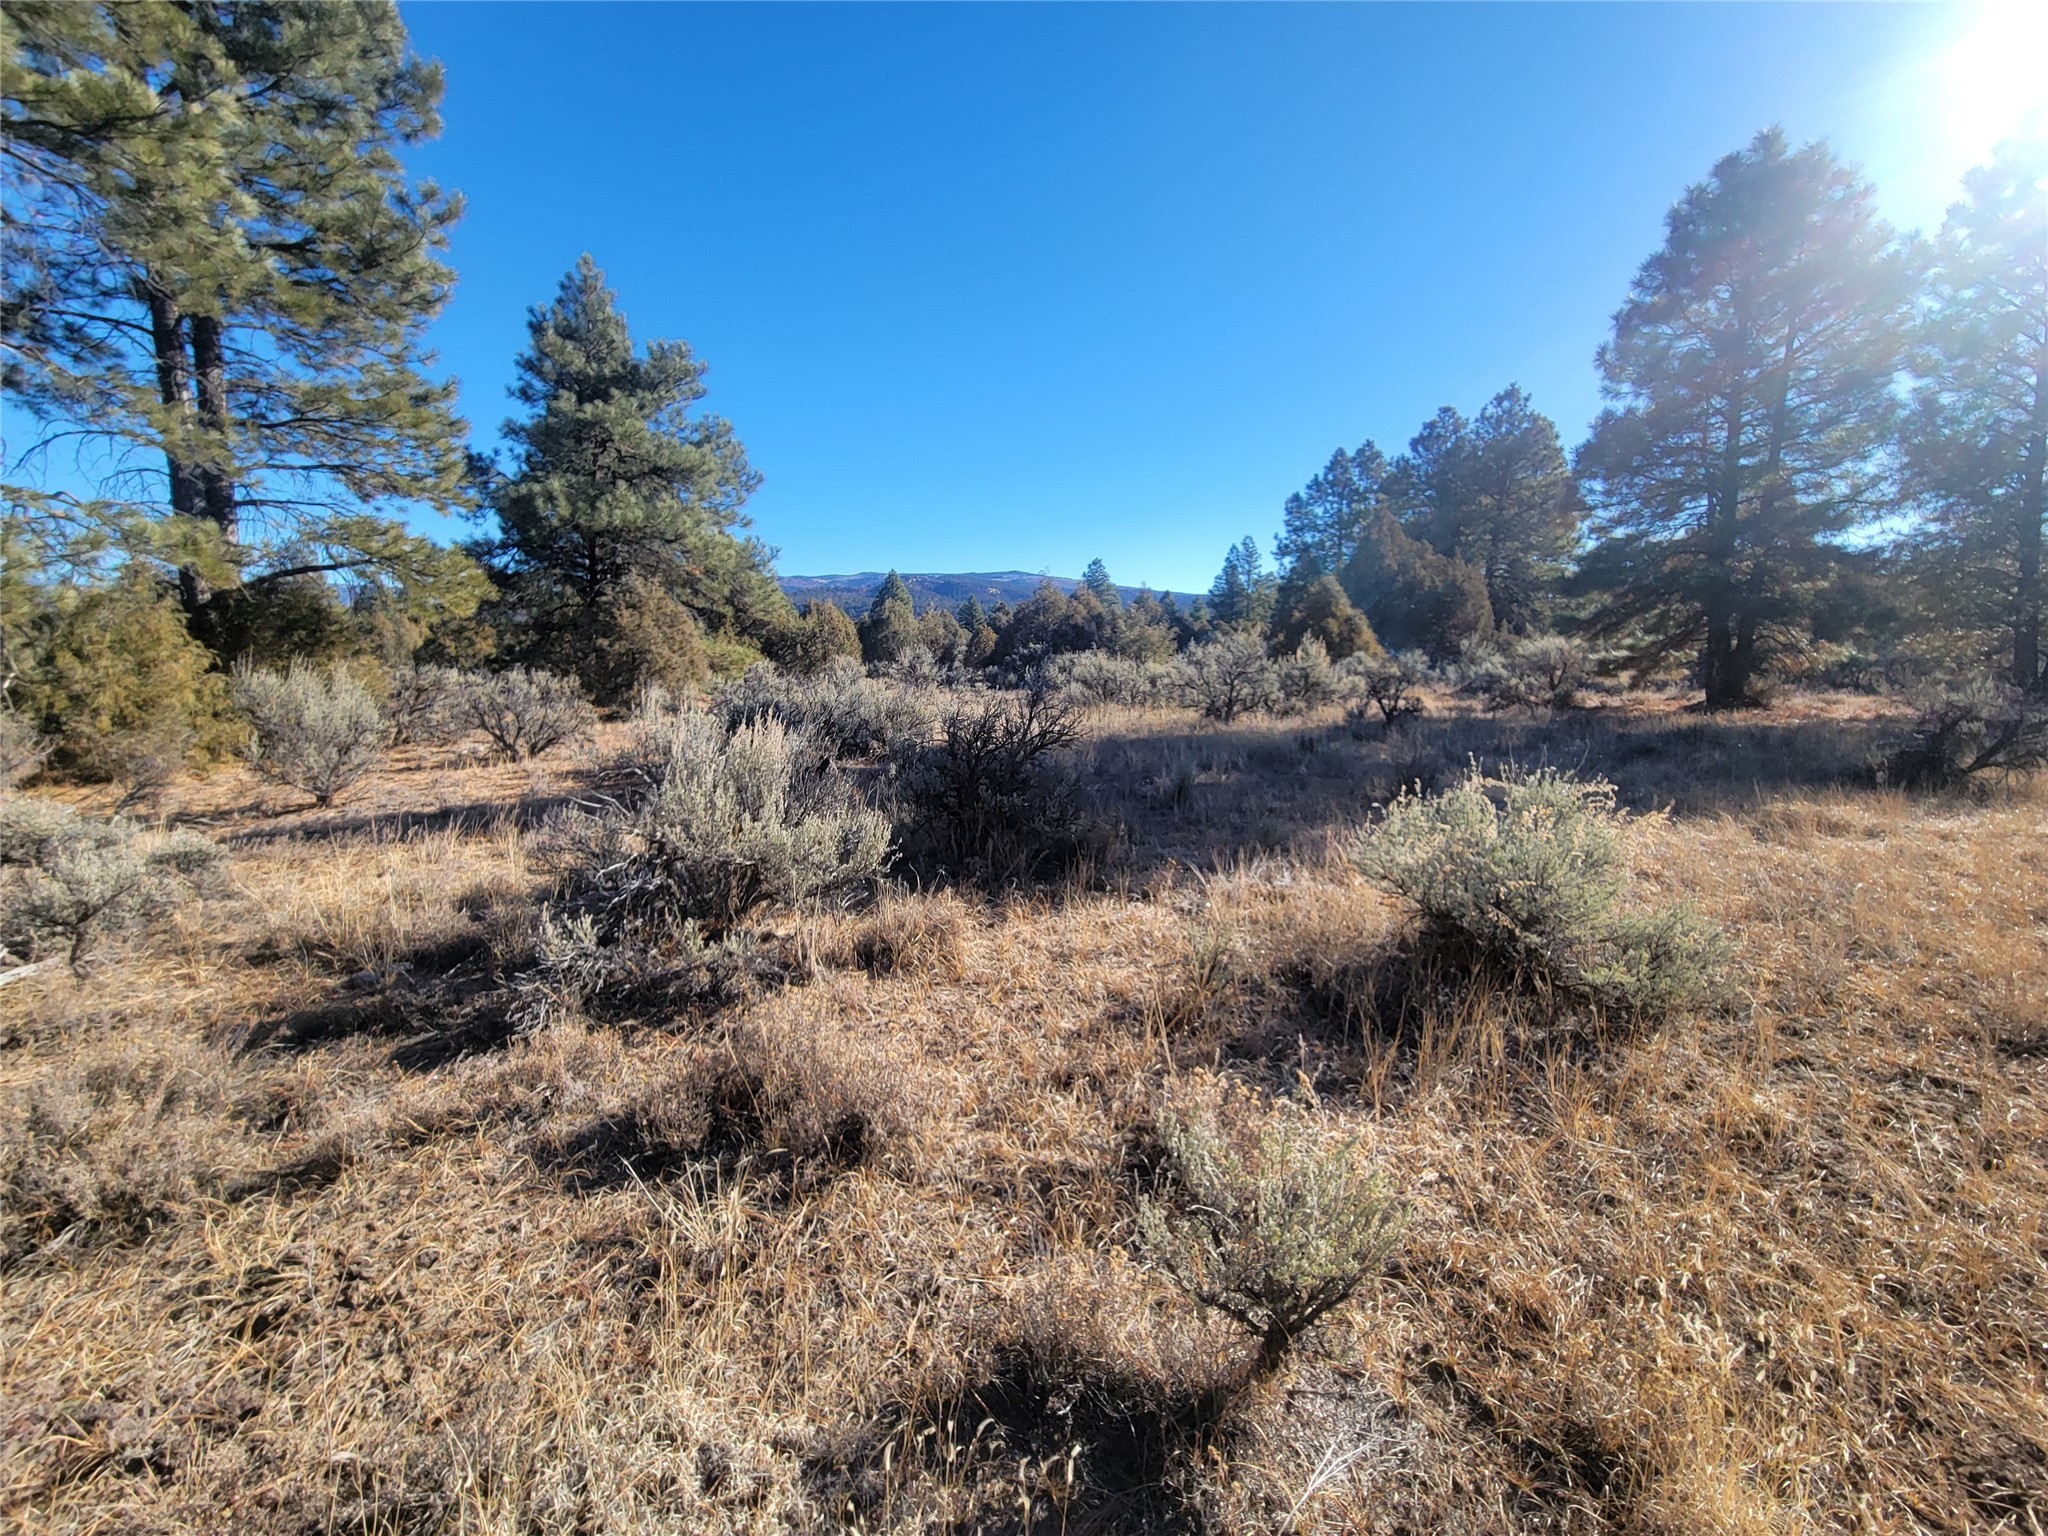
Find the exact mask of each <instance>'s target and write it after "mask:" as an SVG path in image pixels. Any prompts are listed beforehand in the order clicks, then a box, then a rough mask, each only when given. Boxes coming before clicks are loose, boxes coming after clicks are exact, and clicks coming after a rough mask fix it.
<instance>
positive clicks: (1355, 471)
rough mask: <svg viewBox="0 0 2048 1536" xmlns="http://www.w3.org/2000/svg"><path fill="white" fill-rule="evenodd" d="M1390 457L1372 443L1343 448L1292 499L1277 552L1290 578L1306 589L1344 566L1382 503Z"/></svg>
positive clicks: (1284, 511) (1284, 513)
mask: <svg viewBox="0 0 2048 1536" xmlns="http://www.w3.org/2000/svg"><path fill="white" fill-rule="evenodd" d="M1386 476H1387V460H1386V455H1385V454H1383V453H1381V452H1380V450H1379V449H1378V447H1376V446H1375V445H1374V444H1373V443H1372V442H1370V441H1367V442H1365V443H1362V444H1360V445H1359V447H1358V450H1357V451H1356V452H1355V453H1346V452H1345V451H1344V450H1343V449H1342V448H1339V449H1338V450H1337V451H1336V452H1335V453H1333V454H1331V455H1330V462H1329V463H1328V464H1326V465H1324V466H1323V468H1322V470H1321V471H1320V472H1319V473H1318V474H1317V475H1316V476H1315V477H1314V478H1313V479H1311V480H1310V481H1309V483H1308V485H1307V486H1306V487H1305V488H1303V489H1302V490H1300V491H1297V492H1295V494H1294V495H1292V496H1290V497H1288V498H1287V504H1286V507H1285V508H1284V509H1283V511H1282V514H1281V516H1282V519H1283V523H1282V527H1281V530H1280V536H1279V538H1277V539H1275V540H1274V542H1273V556H1274V559H1275V560H1276V561H1277V562H1278V564H1279V566H1280V568H1281V569H1282V570H1283V571H1286V572H1288V573H1289V580H1290V581H1292V582H1294V583H1295V584H1296V585H1298V586H1302V587H1306V586H1307V584H1308V583H1310V582H1312V581H1314V580H1315V578H1316V577H1317V576H1320V575H1332V576H1334V575H1335V574H1336V573H1337V572H1339V571H1341V570H1343V569H1344V567H1345V565H1346V564H1347V563H1348V562H1349V561H1350V559H1351V555H1352V552H1353V551H1354V550H1356V549H1357V548H1358V541H1359V540H1360V539H1361V538H1363V537H1364V536H1365V529H1366V526H1367V524H1369V523H1370V522H1371V521H1372V515H1373V513H1374V511H1376V510H1377V509H1378V507H1379V504H1380V496H1381V494H1382V491H1383V489H1384V485H1385V481H1386Z"/></svg>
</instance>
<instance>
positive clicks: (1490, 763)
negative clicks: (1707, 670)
mask: <svg viewBox="0 0 2048 1536" xmlns="http://www.w3.org/2000/svg"><path fill="white" fill-rule="evenodd" d="M1887 736H1888V726H1887V723H1886V722H1885V721H1883V720H1881V719H1858V720H1845V719H1831V718H1795V719H1784V718H1777V719H1771V718H1761V717H1759V716H1757V715H1755V714H1750V713H1743V714H1739V715H1733V716H1730V715H1714V716H1700V715H1691V714H1685V713H1680V712H1677V711H1663V712H1655V713H1649V712H1637V711H1630V710H1623V709H1587V710H1559V711H1548V712H1546V711H1517V712H1512V713H1506V714H1493V715H1487V714H1470V713H1456V714H1443V715H1438V716H1424V717H1421V718H1419V719H1409V720H1405V721H1400V722H1397V723H1395V724H1393V725H1391V726H1388V725H1384V724H1381V723H1380V722H1378V721H1377V720H1356V721H1347V720H1341V719H1340V720H1332V719H1330V718H1328V717H1327V716H1325V717H1320V718H1317V719H1305V720H1296V721H1288V720H1266V721H1259V722H1254V723H1252V724H1248V725H1247V724H1239V725H1235V726H1232V727H1229V728H1205V727H1203V726H1200V725H1198V724H1195V723H1192V722H1190V723H1189V724H1188V725H1187V726H1185V727H1180V726H1178V724H1177V723H1176V724H1175V725H1173V726H1169V727H1168V728H1167V729H1164V730H1158V731H1143V730H1137V731H1127V732H1125V733H1121V734H1111V735H1098V736H1095V737H1093V738H1091V739H1090V740H1089V742H1088V743H1087V745H1086V746H1085V747H1084V749H1083V752H1082V759H1081V774H1080V782H1081V790H1080V793H1081V794H1083V795H1084V796H1085V798H1086V801H1087V804H1088V808H1089V810H1090V811H1091V812H1092V814H1093V815H1094V816H1095V817H1097V818H1098V819H1100V820H1102V821H1104V822H1106V823H1108V824H1111V825H1115V826H1117V827H1120V828H1121V829H1122V831H1123V837H1122V841H1121V845H1120V847H1119V849H1118V851H1117V854H1116V855H1115V863H1116V865H1117V866H1118V868H1119V870H1120V872H1122V873H1125V874H1129V875H1135V876H1140V877H1142V876H1143V875H1145V874H1148V873H1151V872H1154V871H1156V870H1159V869H1162V868H1165V867H1167V866H1171V865H1181V866H1187V867H1196V868H1202V867H1216V866H1219V865H1228V864H1234V863H1237V862H1239V861H1241V860H1243V859H1246V858H1253V857H1257V856H1259V855H1262V854H1292V855H1295V856H1302V855H1306V854H1313V853H1315V852H1317V851H1319V849H1320V847H1321V846H1323V845H1324V844H1325V842H1326V840H1327V837H1328V835H1329V834H1330V833H1331V832H1332V831H1335V830H1340V829H1348V828H1352V827H1355V826H1357V825H1358V824H1359V823H1360V822H1361V821H1363V820H1364V818H1365V817H1366V816H1367V815H1368V814H1369V813H1370V811H1371V808H1372V807H1373V806H1374V805H1376V804H1384V803H1386V802H1387V801H1389V800H1391V799H1393V798H1395V797H1396V796H1398V795H1399V794H1401V793H1402V792H1403V791H1404V790H1406V791H1412V790H1416V789H1420V790H1421V791H1422V792H1423V793H1431V792H1434V791H1435V790H1437V789H1440V788H1442V787H1443V786H1444V785H1446V784H1448V783H1450V782H1452V781H1453V780H1455V779H1456V778H1457V777H1459V776H1460V775H1461V774H1463V773H1464V772H1465V771H1466V769H1467V767H1468V765H1470V764H1473V763H1477V764H1478V765H1479V766H1480V767H1481V768H1483V769H1485V770H1486V771H1489V772H1497V771H1499V770H1500V769H1502V768H1504V767H1506V766H1508V765H1510V764H1513V765H1516V766H1519V767H1522V768H1543V767H1549V768H1556V769H1561V770H1564V771H1568V772H1570V773H1573V774H1576V775H1578V776H1580V777H1583V778H1595V777H1597V778H1604V779H1606V780H1608V781H1609V782H1610V783H1612V784H1613V785H1614V786H1615V788H1616V790H1617V792H1618V794H1619V798H1620V800H1621V802H1622V804H1624V805H1625V806H1627V807H1628V808H1630V809H1632V810H1637V811H1649V810H1665V809H1669V810H1671V811H1672V812H1673V813H1674V814H1677V815H1680V816H1691V815H1714V814H1722V813H1731V812H1739V811H1742V810H1745V809H1748V808H1750V807H1753V806H1755V805H1757V804H1758V803H1759V802H1761V801H1767V800H1769V799H1770V798H1771V797H1773V796H1782V795H1792V794H1814V793H1830V792H1833V793H1845V794H1876V793H1878V792H1879V780H1878V777H1877V775H1876V773H1875V771H1874V767H1873V765H1874V764H1875V763H1876V762H1877V761H1878V760H1879V759H1880V757H1881V755H1882V750H1883V747H1884V744H1885V741H1886V739H1887Z"/></svg>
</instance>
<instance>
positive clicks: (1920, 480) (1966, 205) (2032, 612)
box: [1906, 143, 2048, 692]
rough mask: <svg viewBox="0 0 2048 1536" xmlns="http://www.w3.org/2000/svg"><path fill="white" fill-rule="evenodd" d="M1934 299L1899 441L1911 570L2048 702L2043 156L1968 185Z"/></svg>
mask: <svg viewBox="0 0 2048 1536" xmlns="http://www.w3.org/2000/svg"><path fill="white" fill-rule="evenodd" d="M1929 299H1930V303H1929V307H1928V310H1927V313H1926V315H1925V318H1924V321H1923V323H1922V325H1921V328H1920V332H1919V336H1918V341H1919V346H1918V348H1917V354H1918V355H1917V357H1916V360H1915V361H1916V371H1917V372H1918V373H1919V374H1920V375H1921V379H1922V382H1921V384H1920V387H1919V389H1918V391H1917V392H1916V394H1915V398H1914V402H1913V406H1914V408H1913V411H1912V414H1911V416H1910V417H1909V419H1908V422H1907V430H1906V467H1907V484H1908V490H1909V492H1910V493H1911V494H1912V495H1913V496H1914V498H1915V500H1916V501H1917V502H1918V504H1919V505H1920V506H1921V507H1922V508H1923V509H1924V510H1925V512H1926V519H1925V521H1924V522H1923V523H1922V524H1921V525H1920V526H1919V529H1918V537H1917V538H1916V539H1915V540H1914V541H1913V542H1914V544H1915V545H1916V546H1917V548H1916V549H1915V551H1914V554H1915V558H1916V561H1917V562H1919V563H1922V564H1924V565H1925V566H1926V567H1927V568H1929V570H1930V571H1931V573H1932V574H1933V575H1934V577H1935V586H1936V590H1937V592H1938V594H1939V597H1938V601H1939V604H1940V608H1941V613H1942V621H1943V624H1944V625H1945V626H1946V627H1950V628H1954V629H1968V630H1973V631H1976V632H1978V633H1980V634H1985V633H1990V634H1998V635H2000V636H2002V640H2003V645H2002V649H2003V651H2004V656H2005V661H2006V664H2007V666H2008V667H2009V669H2010V670H2009V676H2010V677H2011V680H2012V682H2013V684H2014V685H2015V686H2016V687H2020V688H2027V689H2032V690H2035V691H2041V692H2048V657H2044V656H2043V653H2042V624H2043V617H2044V609H2048V591H2044V582H2048V576H2044V571H2043V559H2042V556H2043V550H2044V544H2048V526H2044V525H2048V506H2044V498H2043V475H2044V471H2048V149H2044V148H2043V147H2042V146H2041V145H2039V144H2038V143H2036V144H2021V143H2014V144H2010V145H2007V146H2004V147H2003V148H2002V149H2001V150H2000V152H1999V154H1998V156H1997V157H1996V159H1994V160H1993V162H1992V163H1991V164H1990V165H1987V166H1982V167H1980V168H1978V169H1977V170H1974V171H1972V172H1971V173H1970V175H1969V176H1968V178H1967V179H1966V180H1965V182H1964V196H1963V200H1962V201H1961V202H1959V203H1957V204H1956V205H1955V206H1954V207H1953V208H1952V209H1950V210H1949V215H1948V221H1947V224H1946V226H1945V227H1944V228H1943V230H1942V235H1941V240H1940V243H1939V245H1938V246H1937V248H1936V256H1935V262H1934V268H1933V272H1932V274H1931V281H1930V283H1929Z"/></svg>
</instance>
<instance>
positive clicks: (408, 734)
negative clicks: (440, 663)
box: [384, 664, 469, 747]
mask: <svg viewBox="0 0 2048 1536" xmlns="http://www.w3.org/2000/svg"><path fill="white" fill-rule="evenodd" d="M464 686H465V679H464V677H463V674H462V673H460V672H458V671H456V670H455V669H454V668H453V667H437V666H431V665H425V664H414V665H410V666H405V667H401V668H399V669H398V670H397V671H395V672H393V673H392V675H391V692H390V697H389V698H388V699H386V700H385V704H384V710H385V714H386V716H387V718H388V719H389V720H390V722H391V739H392V740H393V741H394V742H396V743H398V744H399V745H401V746H422V747H438V746H445V745H447V744H448V743H449V742H451V741H454V740H456V739H457V738H459V737H460V736H462V735H463V733H464V732H466V731H467V730H468V729H469V719H468V717H467V715H466V714H465V712H464V710H463V707H462V690H463V688H464Z"/></svg>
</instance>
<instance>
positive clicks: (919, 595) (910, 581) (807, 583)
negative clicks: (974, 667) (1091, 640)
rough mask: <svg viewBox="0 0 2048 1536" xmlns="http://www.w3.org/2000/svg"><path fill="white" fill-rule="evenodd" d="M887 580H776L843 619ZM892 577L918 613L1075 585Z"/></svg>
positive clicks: (1182, 596)
mask: <svg viewBox="0 0 2048 1536" xmlns="http://www.w3.org/2000/svg"><path fill="white" fill-rule="evenodd" d="M888 574H889V573H888V572H887V571H855V572H853V573H852V574H850V575H844V576H779V577H777V578H776V580H777V581H779V582H780V583H781V585H782V590H783V591H784V592H785V593H787V594H788V596H789V600H790V601H791V602H793V603H810V602H827V603H837V604H838V605H839V606H840V607H841V608H844V609H845V610H846V611H847V612H848V613H853V614H858V613H862V612H864V611H865V610H866V609H867V606H868V604H869V603H870V602H872V601H873V600H874V596H875V588H877V587H879V586H880V585H881V584H882V581H883V579H884V578H885V577H886V576H887V575H888ZM896 574H897V575H899V576H901V577H902V578H903V584H904V585H905V586H906V587H908V588H910V596H911V598H912V600H913V601H914V602H915V603H916V605H917V611H918V612H919V613H922V612H924V611H925V610H926V609H927V608H938V607H943V608H956V607H958V606H959V605H960V604H962V603H964V602H966V601H967V599H968V598H970V597H978V598H980V599H981V605H982V607H984V608H993V607H995V605H996V604H997V603H1008V604H1010V605H1011V606H1012V607H1014V606H1016V605H1017V604H1018V603H1021V602H1023V601H1024V600H1025V599H1026V598H1028V597H1029V596H1031V594H1032V593H1034V592H1036V591H1037V590H1038V584H1039V583H1040V582H1041V581H1049V582H1051V583H1052V584H1053V585H1054V586H1056V587H1058V588H1059V589H1060V590H1061V591H1062V592H1072V591H1073V590H1074V588H1076V587H1078V586H1080V585H1081V581H1080V578H1079V577H1077V576H1046V575H1041V574H1039V573H1037V572H1034V571H959V572H950V573H949V572H928V571H898V572H897V573H896ZM1139 590H1140V589H1139V588H1137V587H1124V586H1119V587H1118V588H1117V591H1118V592H1120V593H1122V594H1123V596H1124V598H1125V600H1126V601H1128V600H1129V599H1131V598H1133V597H1136V596H1137V595H1138V592H1139ZM1161 595H1162V596H1163V595H1164V594H1161ZM1175 600H1176V601H1178V602H1182V603H1185V602H1187V601H1188V594H1186V593H1176V594H1175Z"/></svg>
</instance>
